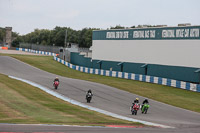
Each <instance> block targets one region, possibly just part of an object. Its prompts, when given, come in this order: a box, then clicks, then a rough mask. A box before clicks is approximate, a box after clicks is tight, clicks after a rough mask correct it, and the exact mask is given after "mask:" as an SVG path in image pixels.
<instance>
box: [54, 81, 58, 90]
mask: <svg viewBox="0 0 200 133" xmlns="http://www.w3.org/2000/svg"><path fill="white" fill-rule="evenodd" d="M58 85H59V82H58V81H55V82H54V84H53V86H54V88H55V89H56V90H57V89H58Z"/></svg>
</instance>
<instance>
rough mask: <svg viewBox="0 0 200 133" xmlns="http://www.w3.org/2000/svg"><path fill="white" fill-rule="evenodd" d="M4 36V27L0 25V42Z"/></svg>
mask: <svg viewBox="0 0 200 133" xmlns="http://www.w3.org/2000/svg"><path fill="white" fill-rule="evenodd" d="M5 36H6V31H5V29H4V28H1V27H0V43H3V38H4V37H5Z"/></svg>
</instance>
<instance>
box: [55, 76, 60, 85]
mask: <svg viewBox="0 0 200 133" xmlns="http://www.w3.org/2000/svg"><path fill="white" fill-rule="evenodd" d="M56 81H58V83H59V82H60V81H59V79H58V77H56V78H55V79H54V81H53V85H54V83H55V82H56Z"/></svg>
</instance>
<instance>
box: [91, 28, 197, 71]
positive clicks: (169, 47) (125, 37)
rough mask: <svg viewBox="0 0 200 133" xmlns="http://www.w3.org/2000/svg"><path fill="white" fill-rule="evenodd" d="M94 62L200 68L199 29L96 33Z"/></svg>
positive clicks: (127, 30)
mask: <svg viewBox="0 0 200 133" xmlns="http://www.w3.org/2000/svg"><path fill="white" fill-rule="evenodd" d="M92 47H93V50H92V59H93V60H106V61H120V62H134V63H145V64H159V65H170V66H183V67H197V68H200V61H199V60H200V59H199V58H200V26H182V25H181V26H178V27H153V28H134V29H123V30H101V31H94V32H93V42H92Z"/></svg>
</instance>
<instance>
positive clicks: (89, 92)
mask: <svg viewBox="0 0 200 133" xmlns="http://www.w3.org/2000/svg"><path fill="white" fill-rule="evenodd" d="M89 94H91V96H93V94H92V91H91V90H90V89H89V90H88V91H87V93H86V98H87V96H88V95H89Z"/></svg>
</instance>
